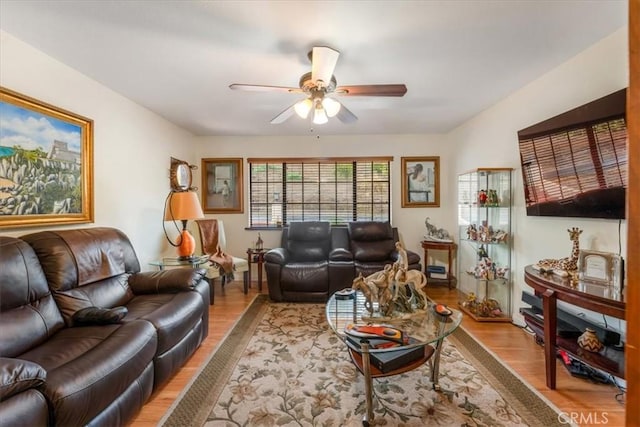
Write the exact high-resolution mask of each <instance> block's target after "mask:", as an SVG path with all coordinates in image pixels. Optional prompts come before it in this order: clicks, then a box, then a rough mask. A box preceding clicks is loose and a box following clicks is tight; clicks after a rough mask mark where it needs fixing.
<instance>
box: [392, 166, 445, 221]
mask: <svg viewBox="0 0 640 427" xmlns="http://www.w3.org/2000/svg"><path fill="white" fill-rule="evenodd" d="M401 160H402V207H403V208H424V207H433V208H437V207H439V206H440V157H402V158H401Z"/></svg>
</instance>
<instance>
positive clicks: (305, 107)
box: [293, 98, 313, 119]
mask: <svg viewBox="0 0 640 427" xmlns="http://www.w3.org/2000/svg"><path fill="white" fill-rule="evenodd" d="M312 106H313V102H312V101H311V99H310V98H307V99H303V100H302V101H300V102H298V103H296V104H295V105H294V106H293V109H294V110H295V111H296V114H297V115H298V116H300V117H301V118H303V119H306V118H307V117H308V116H309V112H310V111H311V107H312Z"/></svg>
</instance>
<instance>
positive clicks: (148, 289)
mask: <svg viewBox="0 0 640 427" xmlns="http://www.w3.org/2000/svg"><path fill="white" fill-rule="evenodd" d="M206 272H207V270H205V269H204V268H175V269H173V270H161V271H144V272H140V273H134V274H132V275H131V276H129V286H130V287H131V290H132V291H133V293H134V294H136V295H141V294H159V293H177V292H184V291H193V290H195V288H196V285H197V284H198V283H200V281H202V280H205V278H206V277H205V275H206Z"/></svg>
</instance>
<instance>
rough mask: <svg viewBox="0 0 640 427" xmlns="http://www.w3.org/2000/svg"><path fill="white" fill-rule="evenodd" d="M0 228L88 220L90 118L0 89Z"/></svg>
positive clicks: (90, 202) (90, 196)
mask: <svg viewBox="0 0 640 427" xmlns="http://www.w3.org/2000/svg"><path fill="white" fill-rule="evenodd" d="M0 129H2V132H1V133H0V228H13V227H26V226H50V225H65V224H80V223H90V222H93V221H94V211H93V210H94V208H93V206H94V204H93V120H91V119H89V118H86V117H83V116H81V115H79V114H76V113H72V112H70V111H67V110H64V109H62V108H59V107H56V106H53V105H51V104H47V103H45V102H43V101H39V100H37V99H35V98H31V97H29V96H27V95H23V94H21V93H18V92H15V91H13V90H10V89H7V88H5V87H0Z"/></svg>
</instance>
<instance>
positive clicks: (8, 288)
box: [0, 236, 64, 357]
mask: <svg viewBox="0 0 640 427" xmlns="http://www.w3.org/2000/svg"><path fill="white" fill-rule="evenodd" d="M0 265H1V266H2V268H0V325H2V326H1V328H2V331H1V332H0V357H16V356H19V355H20V354H22V353H24V352H26V351H27V350H29V349H31V348H33V347H35V346H37V345H38V344H40V343H41V342H44V341H46V340H47V339H48V338H49V337H50V336H51V335H53V334H55V333H56V332H57V331H58V330H60V329H61V328H62V327H63V326H64V322H63V320H62V315H61V313H60V311H59V310H58V307H57V306H56V303H55V301H54V299H53V296H52V295H51V291H50V290H49V287H48V286H47V279H46V277H45V275H44V272H43V271H42V268H41V267H40V263H39V262H38V257H37V256H36V254H35V252H34V251H33V249H32V248H31V247H30V246H29V245H28V244H26V243H25V242H24V241H22V240H20V239H16V238H14V237H6V236H0Z"/></svg>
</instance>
